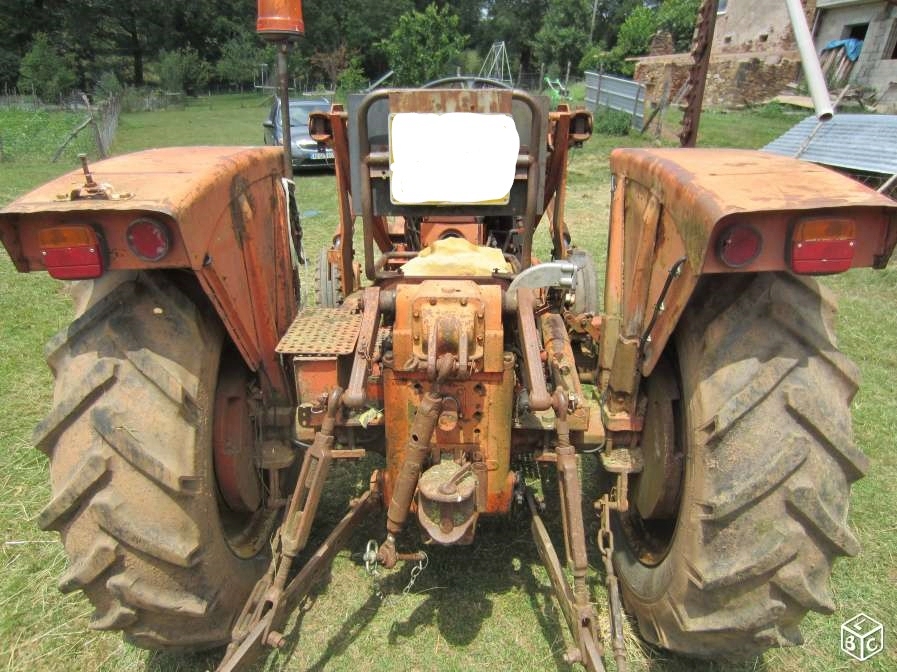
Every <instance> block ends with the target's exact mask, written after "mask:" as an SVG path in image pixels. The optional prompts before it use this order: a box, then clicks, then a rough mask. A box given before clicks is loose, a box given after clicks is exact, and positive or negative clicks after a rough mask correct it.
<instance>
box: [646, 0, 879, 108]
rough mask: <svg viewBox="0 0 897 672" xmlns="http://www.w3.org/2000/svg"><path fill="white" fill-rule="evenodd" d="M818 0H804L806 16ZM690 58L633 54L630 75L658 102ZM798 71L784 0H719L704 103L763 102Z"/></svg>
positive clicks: (680, 78)
mask: <svg viewBox="0 0 897 672" xmlns="http://www.w3.org/2000/svg"><path fill="white" fill-rule="evenodd" d="M823 1H824V0H804V2H803V4H804V8H805V11H806V13H807V17H808V20H809V21H811V22H812V20H813V17H814V16H815V15H816V9H817V4H821V3H822V2H823ZM829 1H835V2H837V1H838V0H829ZM879 4H883V3H879ZM811 25H812V24H811ZM691 63H692V60H691V56H690V55H689V54H674V55H672V56H663V55H656V56H646V57H642V58H638V59H636V70H635V79H637V80H638V81H640V82H643V83H644V84H645V85H646V87H647V90H648V94H647V95H648V98H649V100H652V101H654V102H658V101H660V99H661V98H662V96H663V91H664V90H667V89H668V90H669V91H670V96H675V95H676V93H677V92H678V91H679V90H680V89H681V87H682V85H683V84H684V83H685V81H686V79H687V78H688V69H689V68H690V66H691ZM799 77H800V54H799V53H798V51H797V47H796V45H795V41H794V32H793V30H792V29H791V22H790V19H789V18H788V10H787V8H786V6H785V2H784V0H728V2H726V1H725V0H720V3H719V13H718V14H717V17H716V26H715V29H714V35H713V46H712V49H711V56H710V68H709V72H708V75H707V88H706V91H705V93H704V104H705V105H707V106H708V107H741V106H745V105H755V104H759V103H764V102H766V101H768V100H770V99H772V98H774V97H775V96H777V95H778V94H780V93H782V91H783V90H785V89H786V87H787V86H788V85H789V84H791V83H792V82H794V81H796V80H798V79H799Z"/></svg>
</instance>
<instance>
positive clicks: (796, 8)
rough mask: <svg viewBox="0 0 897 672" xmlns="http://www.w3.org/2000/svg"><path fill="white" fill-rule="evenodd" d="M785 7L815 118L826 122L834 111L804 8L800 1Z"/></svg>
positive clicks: (794, 0)
mask: <svg viewBox="0 0 897 672" xmlns="http://www.w3.org/2000/svg"><path fill="white" fill-rule="evenodd" d="M785 5H786V6H787V7H788V14H789V15H790V16H791V27H792V28H793V29H794V39H795V40H796V41H797V50H798V51H799V52H800V60H801V63H802V65H803V68H804V77H806V79H807V86H808V87H809V88H810V96H811V97H812V98H813V107H815V108H816V118H817V119H819V121H828V120H829V119H831V118H832V116H833V115H834V109H833V108H832V101H831V99H830V98H829V95H828V87H827V86H826V84H825V76H824V75H823V74H822V67H821V66H820V65H819V57H818V56H817V55H816V46H815V45H814V44H813V36H812V35H810V27H809V26H808V25H807V15H806V14H804V7H803V5H801V2H800V0H785Z"/></svg>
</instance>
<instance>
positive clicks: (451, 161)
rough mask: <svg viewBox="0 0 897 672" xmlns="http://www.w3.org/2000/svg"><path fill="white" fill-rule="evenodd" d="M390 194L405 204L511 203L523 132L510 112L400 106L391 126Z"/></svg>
mask: <svg viewBox="0 0 897 672" xmlns="http://www.w3.org/2000/svg"><path fill="white" fill-rule="evenodd" d="M389 146H390V197H391V199H392V202H393V203H396V204H400V205H456V204H457V205H487V204H505V203H507V202H508V200H509V198H510V194H511V186H512V185H513V183H514V173H515V172H516V166H517V155H518V154H519V152H520V138H519V136H518V135H517V127H516V126H515V125H514V119H513V118H512V117H511V115H509V114H477V113H474V112H447V113H445V114H434V113H421V112H400V113H397V114H394V115H392V117H391V119H390V128H389Z"/></svg>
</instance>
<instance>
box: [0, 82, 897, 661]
mask: <svg viewBox="0 0 897 672" xmlns="http://www.w3.org/2000/svg"><path fill="white" fill-rule="evenodd" d="M465 83H468V84H469V83H471V82H465ZM472 83H473V84H474V85H475V86H473V87H472V88H453V84H454V83H453V82H451V81H445V82H441V83H439V84H438V86H436V87H434V88H424V89H416V90H381V91H375V92H373V93H370V94H368V95H366V96H359V97H353V98H352V99H350V101H349V104H348V106H347V109H343V108H342V107H340V106H334V107H333V109H332V111H331V112H329V113H326V114H320V115H318V116H316V117H315V118H313V119H312V121H311V122H310V130H311V131H312V133H313V135H314V137H315V138H316V139H318V140H319V142H321V143H322V144H328V145H330V146H332V147H333V149H334V152H335V157H336V159H335V167H336V181H337V185H338V190H339V208H340V224H339V228H338V230H337V232H336V234H335V236H334V244H333V246H332V248H331V249H330V250H328V251H327V252H325V254H323V255H322V257H321V259H320V268H319V278H318V282H319V288H318V289H319V296H320V305H317V306H300V305H299V292H298V282H299V281H298V274H297V257H298V256H299V254H300V252H301V251H300V250H297V246H296V244H295V243H296V241H297V240H299V239H300V233H301V232H300V224H299V222H298V221H297V218H296V217H295V216H294V215H291V213H295V212H296V208H295V204H294V203H293V202H292V198H293V197H292V191H291V189H290V185H289V183H288V182H287V181H285V179H284V162H283V158H282V155H281V154H280V152H279V151H277V150H275V149H273V148H235V147H216V148H191V151H190V152H189V154H185V153H184V152H183V150H177V149H160V150H151V151H146V152H141V153H137V154H131V155H127V156H119V157H115V158H112V159H108V160H106V161H103V162H100V163H97V164H95V165H94V166H93V167H92V168H91V167H89V166H88V165H87V164H86V162H85V163H84V165H83V166H82V172H81V173H77V172H76V173H73V174H69V175H66V176H64V177H62V178H60V179H58V180H56V181H54V182H51V183H50V184H48V185H45V186H43V187H41V188H39V189H36V190H35V191H33V192H31V193H29V194H27V195H25V196H23V197H22V198H20V199H19V200H17V201H16V202H14V203H13V204H11V205H10V206H8V207H7V208H5V209H4V210H3V211H2V213H0V234H2V239H3V243H4V245H5V247H6V249H7V251H8V252H9V255H10V257H11V259H12V260H13V262H14V263H15V265H16V267H17V268H18V269H19V270H20V271H23V272H30V271H46V272H48V273H50V275H52V276H53V277H56V278H59V279H63V280H73V281H76V282H74V283H73V285H72V293H73V296H74V299H75V303H76V309H77V317H76V319H75V320H74V322H72V324H71V325H69V326H68V327H67V328H65V329H64V330H63V331H62V332H60V333H59V334H58V335H57V336H56V337H55V338H54V339H53V340H52V341H51V342H50V344H49V345H48V348H47V359H48V362H49V365H50V367H51V368H52V369H53V372H54V374H55V376H56V390H55V395H54V407H53V409H52V410H51V412H50V413H49V415H48V416H47V417H46V419H45V420H44V421H43V422H41V424H40V425H39V426H38V427H37V429H36V430H35V439H34V440H35V445H36V446H37V448H39V449H40V450H42V451H43V452H45V453H46V454H47V455H48V457H49V458H50V471H51V479H52V489H53V496H52V500H51V501H50V502H49V504H47V506H46V507H45V508H44V509H43V511H42V512H41V514H40V518H39V522H40V525H41V527H43V528H44V529H55V530H58V531H59V532H60V533H61V536H62V539H63V542H64V544H65V548H66V551H67V553H68V555H69V558H70V562H71V564H70V567H69V568H68V569H67V570H66V572H65V574H64V575H63V576H62V578H61V580H60V587H61V589H62V590H64V591H72V590H82V591H84V593H85V594H86V595H87V597H88V598H89V599H90V601H91V602H92V603H93V605H94V606H95V614H94V617H93V621H92V627H95V628H98V629H107V630H121V631H122V632H123V633H124V636H125V637H126V638H127V639H128V640H129V641H131V642H133V643H135V644H137V645H139V646H144V647H148V648H161V649H200V648H209V647H215V646H220V645H225V644H227V645H229V646H228V649H227V652H226V654H225V656H224V659H223V660H222V662H221V665H220V668H219V669H221V670H234V669H238V668H241V667H243V666H244V665H245V664H247V663H248V662H249V661H250V660H252V659H253V658H254V657H256V656H258V655H259V654H260V653H261V652H262V650H263V648H264V647H265V646H275V647H276V646H281V645H282V644H283V642H284V636H283V633H282V631H283V627H284V624H285V622H286V619H287V617H288V616H289V614H290V612H291V609H292V608H294V607H295V606H296V604H297V603H298V602H299V601H300V600H301V598H302V597H303V596H305V595H307V594H308V591H309V590H310V588H311V587H312V585H313V583H314V581H315V580H316V578H318V577H319V576H320V575H321V574H323V573H324V572H325V571H326V569H327V567H328V566H329V563H330V561H331V559H332V558H333V556H334V554H335V553H336V552H337V551H338V550H339V549H340V548H342V547H343V546H344V545H345V544H346V543H348V542H349V538H350V534H351V532H352V531H353V529H355V528H356V527H357V526H358V524H359V523H360V522H361V521H362V520H363V519H365V518H367V517H368V516H370V515H374V514H377V513H378V512H379V513H385V516H384V517H383V522H382V533H381V536H380V538H379V539H378V540H376V543H373V544H369V547H368V549H367V553H366V554H365V561H366V563H367V564H368V565H369V566H371V567H374V566H376V565H384V566H386V567H392V566H394V565H395V564H396V563H397V562H403V561H411V562H418V561H420V560H421V559H422V558H423V557H424V554H423V551H422V548H423V546H417V545H413V546H412V545H411V544H412V543H414V542H410V541H409V540H413V539H419V540H420V541H421V543H422V544H437V545H459V544H475V543H477V542H476V538H475V537H476V531H477V524H478V521H479V519H480V517H487V516H505V515H508V513H509V512H510V511H511V509H512V508H513V507H515V506H521V507H525V508H526V509H528V510H529V511H530V512H531V521H532V532H533V537H534V541H535V544H536V545H537V547H538V550H539V554H540V556H541V558H542V559H543V561H544V563H545V565H546V567H547V570H548V574H549V576H550V579H551V583H552V586H553V589H554V592H555V595H556V597H557V600H558V602H559V605H560V607H561V612H562V613H563V615H564V617H565V620H566V621H567V624H568V626H569V628H570V631H571V633H572V641H573V645H572V647H571V649H570V651H569V652H568V659H569V660H570V661H571V662H573V661H575V662H579V663H581V664H582V665H583V666H585V667H586V668H587V669H589V670H601V669H604V663H603V653H604V645H605V644H608V645H609V647H610V649H611V650H612V653H613V656H614V658H615V659H616V665H617V669H623V668H625V665H626V656H625V650H624V645H623V635H622V605H621V602H622V604H624V605H625V606H626V608H627V609H628V610H629V612H630V613H631V614H632V615H633V616H634V617H635V618H636V619H637V620H638V624H639V629H640V632H641V634H642V636H643V637H644V638H645V639H646V640H648V641H649V642H652V643H655V644H657V645H660V646H663V647H666V648H668V649H671V650H674V651H679V652H684V653H687V654H694V655H699V656H705V657H706V656H717V655H723V656H732V655H751V654H757V653H759V652H761V651H763V650H765V649H766V648H768V647H771V646H779V645H787V644H793V643H798V642H799V641H800V632H799V629H798V626H799V623H800V621H801V619H802V618H803V617H804V615H805V614H806V612H807V611H808V610H813V611H820V612H827V611H831V610H832V608H833V605H832V600H831V597H830V594H829V590H828V587H827V582H828V579H829V575H830V573H831V567H832V563H833V561H834V559H835V558H836V557H837V556H840V555H852V554H854V553H856V552H857V550H858V545H857V541H856V539H855V537H854V535H853V534H852V533H851V531H850V529H849V527H848V524H847V505H848V496H849V488H850V484H851V483H852V482H853V481H854V480H856V479H858V478H860V477H861V476H862V475H863V473H864V471H865V469H866V466H867V465H866V458H865V457H864V456H863V453H862V452H861V451H860V450H859V448H857V447H856V446H855V445H854V444H853V442H852V439H851V427H850V411H849V404H850V400H851V398H852V396H853V394H854V392H855V390H856V385H857V384H856V372H855V368H854V366H853V365H852V364H851V363H850V362H849V361H848V360H847V359H846V358H845V357H844V356H843V355H842V354H841V353H840V352H839V351H838V349H837V347H836V345H835V341H834V336H833V334H832V317H833V313H834V309H833V305H832V302H831V299H830V298H829V297H828V296H827V295H826V294H825V292H823V291H822V290H821V289H820V287H819V285H818V284H817V283H816V282H815V280H813V278H812V276H814V275H820V274H829V273H840V272H843V271H846V270H848V269H850V268H855V267H868V266H872V267H879V268H880V267H883V266H884V265H886V264H887V262H888V259H889V257H890V255H891V253H892V251H893V249H894V246H895V243H897V205H895V203H894V202H892V201H890V200H888V199H886V198H884V197H883V196H880V195H878V194H876V193H874V192H872V191H870V190H868V189H866V188H865V187H862V186H860V185H858V184H857V183H855V182H853V181H851V180H849V179H848V178H845V177H842V176H839V175H837V174H835V173H833V172H830V171H828V170H826V169H823V168H818V167H814V166H810V165H808V164H804V163H801V162H798V161H794V160H789V159H783V158H779V157H775V156H772V155H766V154H762V153H757V152H746V151H726V150H718V151H708V150H617V151H615V152H614V153H613V155H612V157H611V164H612V169H613V174H614V179H613V198H612V212H611V219H610V236H609V245H608V250H607V267H606V275H605V277H606V280H605V283H604V292H603V300H601V299H602V297H599V296H598V292H597V289H596V287H597V283H596V279H595V273H596V270H595V267H594V263H593V262H592V261H591V258H590V256H589V254H588V253H587V252H586V251H584V250H582V249H581V248H577V247H575V246H574V245H573V243H572V241H571V240H570V236H569V233H568V231H567V229H566V227H565V226H564V214H563V206H564V194H565V181H566V164H567V156H568V151H569V149H570V148H571V147H572V146H574V145H576V144H578V143H581V142H584V141H585V140H587V139H588V137H589V135H590V132H591V118H590V116H589V115H588V114H587V113H585V112H582V111H571V110H569V109H567V108H561V109H558V110H556V111H553V112H549V111H548V109H547V102H546V101H545V100H544V99H543V98H541V97H536V96H532V95H530V94H528V93H525V92H523V91H518V90H510V89H501V88H490V87H488V86H486V87H484V88H477V85H478V84H488V82H487V83H482V82H477V81H473V82H472ZM474 150H475V151H474ZM359 219H360V220H361V227H362V231H361V233H362V235H363V251H364V255H363V263H361V261H356V258H355V254H354V249H353V241H354V239H355V235H354V226H355V223H356V222H357V221H358V220H359ZM542 220H546V223H545V224H544V225H543V226H547V227H548V229H549V232H550V238H551V242H552V250H551V259H550V260H548V261H544V262H542V263H539V262H538V261H537V260H536V259H535V258H534V256H533V235H534V232H535V231H536V229H537V227H538V226H540V224H541V222H542ZM598 225H599V224H598V223H597V222H596V226H598ZM370 451H376V452H379V453H382V455H383V456H384V458H385V462H384V466H383V468H382V469H379V470H377V471H375V472H374V473H373V474H371V475H370V488H369V489H368V490H367V491H366V492H364V493H363V494H361V496H360V497H358V498H357V499H355V500H353V501H352V502H351V504H350V507H349V510H348V512H347V513H346V515H345V517H344V518H343V519H342V520H341V521H340V522H339V523H338V524H337V525H336V527H335V528H334V529H333V530H332V531H331V532H330V533H329V535H328V536H327V537H326V539H325V541H324V542H323V543H322V544H321V545H320V547H318V548H317V550H316V551H314V552H313V553H309V552H308V550H309V549H306V545H307V542H308V539H309V533H310V530H311V527H312V524H313V522H314V519H315V514H316V510H317V507H318V504H319V502H320V501H321V498H322V497H324V496H326V494H327V489H328V488H327V474H328V468H329V466H330V465H331V464H332V462H333V461H334V460H345V459H357V458H359V457H361V456H363V455H365V454H366V453H367V452H370ZM581 452H591V453H597V455H598V457H599V458H600V463H601V465H602V466H603V468H604V470H605V471H606V472H607V473H608V474H609V476H610V478H611V479H612V481H613V483H614V485H613V488H612V489H610V490H609V491H608V492H607V493H606V494H605V495H603V496H602V497H601V498H600V499H599V500H598V502H596V509H597V512H598V516H599V523H600V524H599V529H600V532H599V535H598V540H597V548H598V550H599V553H600V554H601V557H602V560H603V567H604V569H605V576H606V579H607V588H608V590H607V592H608V596H609V615H610V618H609V621H610V624H611V627H610V630H611V632H610V634H609V636H606V637H602V636H601V634H600V633H599V632H598V619H597V617H596V611H595V608H594V606H593V604H592V601H591V596H590V594H589V589H588V585H587V582H586V574H587V571H588V565H589V557H588V553H589V550H588V549H589V544H588V543H587V539H586V533H585V527H586V526H585V519H584V515H583V497H582V482H581V480H580V471H579V468H578V463H577V454H578V453H581ZM531 460H536V461H538V462H540V463H543V464H546V465H553V466H554V468H555V469H556V474H557V481H558V486H559V487H558V492H559V498H558V501H556V502H541V501H540V500H539V499H538V498H537V497H536V496H535V494H534V493H533V491H532V490H531V489H530V488H529V487H528V484H527V481H526V479H525V478H524V477H523V474H522V471H521V469H520V467H519V465H520V464H521V463H523V462H524V461H531ZM545 505H555V506H557V507H558V508H559V510H560V512H561V520H562V527H563V542H564V553H563V556H564V560H565V562H566V565H567V568H568V569H569V574H568V573H567V572H565V570H564V564H565V563H564V562H563V561H562V559H561V558H560V557H559V556H558V553H557V551H556V550H555V548H554V546H553V544H552V541H551V539H550V537H549V535H548V532H547V530H546V527H545V525H544V523H543V521H542V518H541V516H540V513H541V511H542V507H543V506H545ZM412 526H415V527H417V529H418V532H419V534H418V535H417V536H414V535H410V534H408V533H407V530H408V528H409V527H412ZM568 576H570V577H572V580H568Z"/></svg>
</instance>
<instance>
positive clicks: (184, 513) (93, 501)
mask: <svg viewBox="0 0 897 672" xmlns="http://www.w3.org/2000/svg"><path fill="white" fill-rule="evenodd" d="M122 280H124V281H123V282H122ZM74 293H75V303H76V310H77V312H78V313H79V316H78V317H77V318H76V319H75V321H74V322H73V323H72V324H71V325H70V326H69V327H68V328H66V329H64V330H63V331H62V332H60V333H59V334H57V336H56V337H54V338H53V339H52V340H51V341H50V343H49V344H48V346H47V360H48V363H49V365H50V367H51V368H52V369H53V371H54V374H55V376H56V388H55V393H54V407H53V410H52V411H51V412H50V414H49V415H48V416H47V417H46V418H45V419H44V420H43V421H42V422H41V423H40V425H38V427H37V428H36V429H35V435H34V440H35V445H36V446H37V447H38V448H39V449H40V450H42V451H44V452H45V453H46V454H47V455H48V456H49V458H50V476H51V481H52V491H53V498H52V500H51V501H50V503H49V504H48V505H47V506H46V507H45V508H44V510H43V511H42V512H41V514H40V519H39V522H40V525H41V527H42V528H44V529H53V530H58V531H59V532H60V534H61V535H62V539H63V542H64V545H65V549H66V552H67V554H68V556H69V559H70V562H71V565H70V567H69V568H68V570H67V571H66V572H65V573H64V574H63V576H62V578H61V579H60V582H59V587H60V589H61V590H62V591H63V592H69V591H73V590H77V589H80V590H82V591H84V593H85V595H86V596H87V597H88V598H89V599H90V601H91V602H92V603H93V605H94V607H95V612H94V614H93V617H92V619H91V623H90V627H91V628H93V629H97V630H121V631H122V632H123V634H124V636H125V638H126V639H127V640H128V641H130V642H132V643H134V644H137V645H138V646H142V647H145V648H152V649H202V648H209V647H213V646H217V645H220V644H223V643H226V642H227V641H228V640H229V639H230V629H231V625H232V622H233V620H234V618H235V617H236V616H237V615H238V614H239V611H240V609H241V607H242V605H243V603H244V601H245V599H246V598H247V596H248V593H249V591H250V590H251V588H252V587H253V585H254V583H255V581H256V580H257V579H258V577H259V576H260V575H261V573H262V572H263V571H264V570H265V567H266V564H267V563H266V560H265V558H264V557H263V555H261V554H260V553H259V550H260V547H261V548H264V546H265V544H257V543H253V541H252V539H253V538H255V539H256V541H257V540H258V539H260V538H261V537H262V535H263V531H262V529H263V525H262V522H263V521H261V520H260V516H259V514H258V513H256V514H245V513H244V514H235V513H230V512H228V510H227V508H226V506H224V505H223V504H222V503H221V502H222V500H221V497H220V496H219V493H218V488H217V485H216V481H215V476H214V470H213V459H212V431H213V422H212V415H213V406H214V399H215V387H216V383H217V379H218V371H219V361H220V359H221V352H222V340H223V334H222V329H221V327H220V325H219V322H218V320H217V318H216V317H215V316H214V314H213V313H212V311H211V310H207V311H205V314H204V311H201V310H200V309H199V307H198V306H197V305H196V304H195V303H194V302H193V301H192V300H191V299H189V298H188V297H187V295H186V294H184V293H183V292H182V291H180V290H179V289H178V288H177V287H175V286H174V284H172V283H171V282H168V281H166V280H165V279H164V278H161V277H158V276H148V275H134V276H120V277H118V278H116V277H115V276H110V277H108V278H104V279H103V280H102V281H97V282H94V283H89V282H88V283H77V284H76V286H75V290H74Z"/></svg>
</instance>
